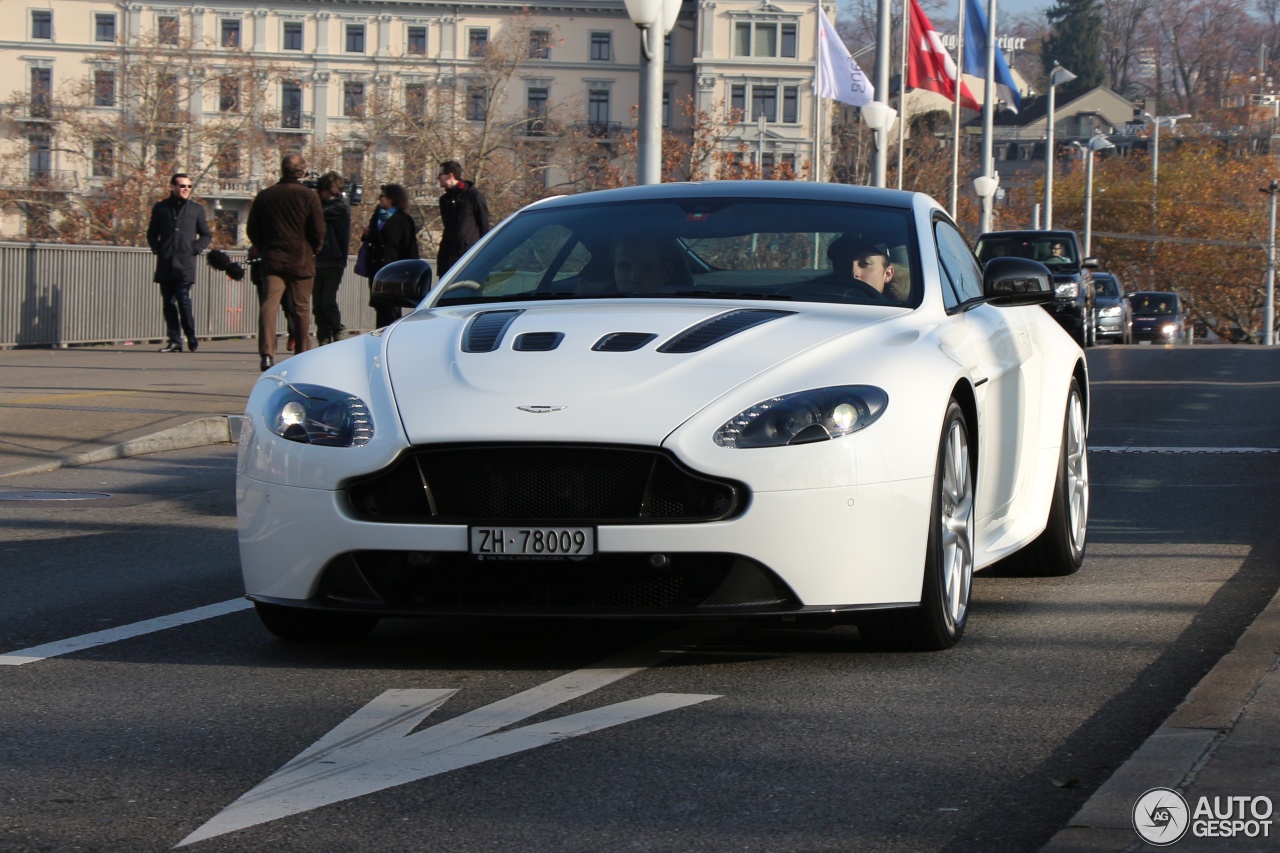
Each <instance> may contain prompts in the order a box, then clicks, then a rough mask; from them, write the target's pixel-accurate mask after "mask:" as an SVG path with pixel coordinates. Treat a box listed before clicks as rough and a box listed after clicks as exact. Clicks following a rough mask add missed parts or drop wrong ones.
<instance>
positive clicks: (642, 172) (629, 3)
mask: <svg viewBox="0 0 1280 853" xmlns="http://www.w3.org/2000/svg"><path fill="white" fill-rule="evenodd" d="M625 3H626V7H627V16H628V17H629V18H631V23H633V24H635V25H636V26H637V27H639V28H640V54H641V58H640V65H641V70H642V71H641V75H640V93H641V97H640V109H639V116H638V120H639V128H638V129H639V131H640V132H639V137H640V138H639V140H638V151H637V154H638V160H639V162H638V163H637V164H636V183H638V184H660V183H662V57H663V46H664V42H665V41H666V35H667V33H668V32H670V31H671V28H672V27H673V26H675V23H676V17H677V16H678V15H679V14H680V0H625Z"/></svg>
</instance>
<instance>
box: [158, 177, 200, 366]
mask: <svg viewBox="0 0 1280 853" xmlns="http://www.w3.org/2000/svg"><path fill="white" fill-rule="evenodd" d="M193 185H194V184H193V182H192V180H191V176H190V175H188V174H186V173H185V172H179V173H177V174H176V175H174V176H173V177H172V178H170V179H169V197H168V198H166V199H165V200H163V201H158V202H156V204H155V206H154V207H152V208H151V223H150V224H149V225H148V226H147V245H149V246H150V247H151V254H153V255H155V256H156V274H155V276H154V278H153V279H152V280H153V281H155V282H156V283H157V284H159V285H160V296H161V298H162V299H163V300H164V325H165V334H166V336H167V337H168V342H167V343H166V344H165V345H164V346H163V347H161V348H160V352H182V334H183V332H186V335H187V349H189V350H191V352H195V351H196V348H197V347H199V346H200V341H199V340H197V338H196V319H195V314H194V313H193V312H192V310H191V288H192V287H194V286H195V283H196V258H197V257H198V256H199V255H200V253H201V252H203V251H204V250H205V249H206V248H208V246H209V241H210V240H212V239H213V232H212V231H210V230H209V225H208V223H207V222H206V220H205V215H204V207H203V206H201V205H199V204H197V203H196V202H194V201H192V200H191V193H192V188H193Z"/></svg>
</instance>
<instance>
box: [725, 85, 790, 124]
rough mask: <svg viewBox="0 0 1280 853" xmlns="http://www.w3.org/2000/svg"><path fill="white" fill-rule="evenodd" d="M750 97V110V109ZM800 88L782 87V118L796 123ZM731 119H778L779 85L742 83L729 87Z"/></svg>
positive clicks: (770, 120) (773, 120) (772, 120)
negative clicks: (748, 84)
mask: <svg viewBox="0 0 1280 853" xmlns="http://www.w3.org/2000/svg"><path fill="white" fill-rule="evenodd" d="M748 99H750V111H748V109H747V106H748ZM799 99H800V90H799V87H797V86H783V87H782V120H783V121H784V122H789V123H791V124H795V123H796V122H797V121H798V120H799V109H798V106H799ZM729 113H730V116H729V118H730V121H757V120H758V119H759V118H760V117H761V116H764V120H765V121H768V122H776V121H777V120H778V87H777V86H754V85H753V86H746V85H743V84H741V83H739V84H737V85H734V86H730V87H729Z"/></svg>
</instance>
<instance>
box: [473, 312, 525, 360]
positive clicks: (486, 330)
mask: <svg viewBox="0 0 1280 853" xmlns="http://www.w3.org/2000/svg"><path fill="white" fill-rule="evenodd" d="M523 313H524V311H523V310H515V311H484V312H482V313H480V314H477V315H476V316H474V317H472V318H471V323H470V325H468V326H467V331H466V334H465V335H464V336H463V341H462V351H463V352H493V351H494V350H496V349H497V348H498V344H500V343H502V336H503V335H504V334H506V331H507V326H510V325H511V321H512V320H514V319H515V318H517V317H519V316H520V315H521V314H523Z"/></svg>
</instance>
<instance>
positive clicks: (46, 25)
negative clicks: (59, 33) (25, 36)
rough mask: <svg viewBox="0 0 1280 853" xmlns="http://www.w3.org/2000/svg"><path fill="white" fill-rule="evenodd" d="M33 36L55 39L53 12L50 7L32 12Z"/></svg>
mask: <svg viewBox="0 0 1280 853" xmlns="http://www.w3.org/2000/svg"><path fill="white" fill-rule="evenodd" d="M31 38H33V39H42V40H52V39H53V12H50V11H49V10H48V9H35V10H33V11H32V12H31Z"/></svg>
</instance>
